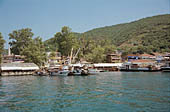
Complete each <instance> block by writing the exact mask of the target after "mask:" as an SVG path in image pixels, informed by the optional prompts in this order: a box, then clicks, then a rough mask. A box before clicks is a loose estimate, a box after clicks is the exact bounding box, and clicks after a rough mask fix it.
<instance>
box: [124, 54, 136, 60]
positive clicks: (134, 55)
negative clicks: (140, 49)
mask: <svg viewBox="0 0 170 112" xmlns="http://www.w3.org/2000/svg"><path fill="white" fill-rule="evenodd" d="M126 59H127V60H128V62H130V61H132V60H138V59H139V55H138V54H128V55H127V56H126Z"/></svg>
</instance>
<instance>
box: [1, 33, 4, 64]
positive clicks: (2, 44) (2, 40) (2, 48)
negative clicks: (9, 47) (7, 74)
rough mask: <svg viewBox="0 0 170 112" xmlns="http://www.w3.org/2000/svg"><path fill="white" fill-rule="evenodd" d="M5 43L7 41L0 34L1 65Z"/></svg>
mask: <svg viewBox="0 0 170 112" xmlns="http://www.w3.org/2000/svg"><path fill="white" fill-rule="evenodd" d="M4 43H5V40H4V39H3V36H2V34H1V32H0V63H1V57H2V53H3V50H4Z"/></svg>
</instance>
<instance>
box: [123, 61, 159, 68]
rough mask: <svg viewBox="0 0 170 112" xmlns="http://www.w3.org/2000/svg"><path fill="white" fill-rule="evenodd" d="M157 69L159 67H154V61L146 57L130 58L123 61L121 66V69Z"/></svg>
mask: <svg viewBox="0 0 170 112" xmlns="http://www.w3.org/2000/svg"><path fill="white" fill-rule="evenodd" d="M159 69H160V68H157V67H156V61H154V60H146V59H138V60H132V61H130V62H126V63H123V66H122V67H121V70H122V71H151V70H152V71H153V70H154V71H155V70H159Z"/></svg>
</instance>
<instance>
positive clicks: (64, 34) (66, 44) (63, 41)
mask: <svg viewBox="0 0 170 112" xmlns="http://www.w3.org/2000/svg"><path fill="white" fill-rule="evenodd" d="M54 38H55V39H56V40H57V43H58V51H59V52H61V54H62V55H64V56H68V55H69V54H70V52H71V49H72V48H74V49H78V47H79V46H78V41H77V39H76V37H75V36H74V34H73V33H72V32H71V29H70V28H69V27H67V26H64V27H63V28H62V30H61V32H58V33H56V34H55V36H54Z"/></svg>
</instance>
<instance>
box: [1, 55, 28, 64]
mask: <svg viewBox="0 0 170 112" xmlns="http://www.w3.org/2000/svg"><path fill="white" fill-rule="evenodd" d="M24 59H25V56H21V55H3V56H2V63H24Z"/></svg>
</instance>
